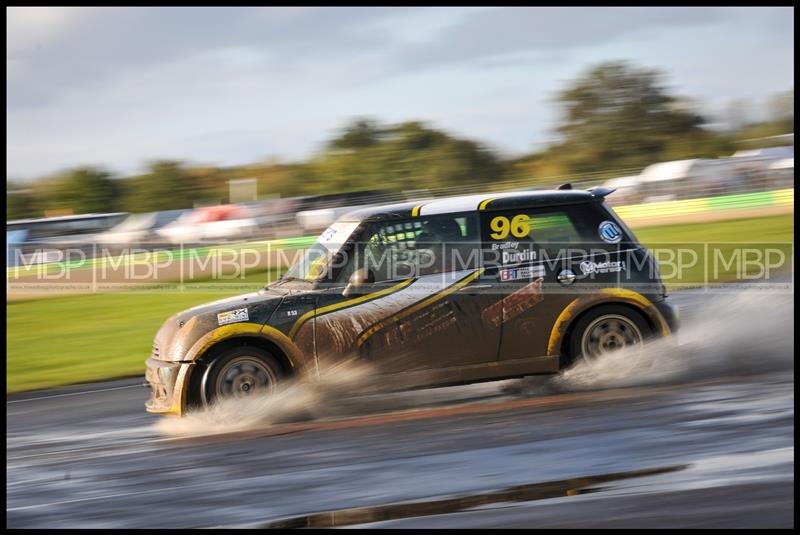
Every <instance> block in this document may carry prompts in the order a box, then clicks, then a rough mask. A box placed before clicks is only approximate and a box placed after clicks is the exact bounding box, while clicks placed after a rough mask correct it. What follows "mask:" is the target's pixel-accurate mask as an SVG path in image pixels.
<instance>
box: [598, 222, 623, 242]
mask: <svg viewBox="0 0 800 535" xmlns="http://www.w3.org/2000/svg"><path fill="white" fill-rule="evenodd" d="M597 231H598V232H599V233H600V239H601V240H603V241H604V242H606V243H619V242H621V241H622V231H621V230H620V228H619V227H618V226H617V224H616V223H614V222H613V221H603V222H602V223H600V226H599V227H598V228H597Z"/></svg>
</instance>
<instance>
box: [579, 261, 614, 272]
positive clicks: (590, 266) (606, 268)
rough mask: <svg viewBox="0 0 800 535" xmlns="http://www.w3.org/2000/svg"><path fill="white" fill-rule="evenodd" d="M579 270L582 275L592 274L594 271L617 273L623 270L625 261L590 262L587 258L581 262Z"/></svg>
mask: <svg viewBox="0 0 800 535" xmlns="http://www.w3.org/2000/svg"><path fill="white" fill-rule="evenodd" d="M580 268H581V272H582V273H583V274H584V275H593V274H595V273H619V272H620V271H624V270H625V262H623V261H621V260H620V261H618V262H610V261H609V262H590V261H588V260H586V261H584V262H581V265H580Z"/></svg>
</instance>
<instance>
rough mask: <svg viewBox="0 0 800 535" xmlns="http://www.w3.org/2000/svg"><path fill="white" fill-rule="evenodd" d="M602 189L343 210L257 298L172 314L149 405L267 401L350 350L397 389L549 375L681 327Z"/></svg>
mask: <svg viewBox="0 0 800 535" xmlns="http://www.w3.org/2000/svg"><path fill="white" fill-rule="evenodd" d="M612 191H613V190H611V189H607V188H593V189H589V190H575V189H572V188H571V187H570V186H569V185H565V186H562V187H560V188H559V189H557V190H547V191H525V192H519V191H517V192H505V193H499V194H494V195H492V194H487V195H469V196H459V197H450V198H442V199H434V200H429V201H427V202H408V203H401V204H393V205H387V206H378V207H370V208H364V209H360V210H357V211H355V212H352V213H350V214H347V215H345V216H343V217H341V218H340V219H339V220H337V221H336V222H334V223H333V224H332V225H331V226H330V227H329V228H328V229H327V230H325V231H324V232H323V233H322V234H321V235H320V237H319V239H318V240H317V242H316V243H315V244H314V245H313V246H312V247H310V248H308V249H307V250H305V251H304V252H303V253H302V254H301V255H300V258H299V259H298V260H297V261H296V262H295V264H294V265H293V266H292V267H291V268H290V269H289V270H288V272H286V273H285V274H284V276H283V277H281V278H280V279H279V280H277V281H275V282H273V283H271V284H269V285H267V286H266V287H265V288H264V289H262V290H261V291H258V292H255V293H250V294H247V295H242V296H238V297H234V298H230V299H224V300H220V301H216V302H213V303H209V304H207V305H202V306H199V307H195V308H192V309H189V310H186V311H184V312H181V313H178V314H176V315H174V316H172V317H171V318H169V319H168V320H167V321H166V322H165V323H164V325H163V326H162V327H161V329H160V330H159V331H158V333H157V334H156V337H155V340H154V343H153V351H152V354H151V356H150V358H149V359H148V360H147V363H146V364H147V371H146V377H147V381H148V382H149V384H150V387H151V390H152V393H151V398H150V399H149V401H148V402H147V403H146V408H147V410H148V411H149V412H153V413H163V414H175V415H180V414H182V413H185V412H186V411H187V410H188V409H191V408H194V407H203V406H207V405H209V404H211V403H213V402H214V401H216V400H218V399H221V398H225V397H233V398H236V397H242V396H251V395H263V394H268V393H270V392H272V391H274V389H275V388H276V387H277V385H278V384H279V383H280V382H281V381H283V380H285V379H287V378H289V377H303V378H310V379H312V380H313V379H315V378H319V377H321V376H322V375H324V374H325V372H326V370H330V369H332V367H333V366H335V365H336V364H337V363H340V362H342V361H344V360H350V359H360V360H362V361H364V362H368V363H370V365H371V366H372V367H373V368H374V369H376V370H378V373H380V374H386V375H389V376H390V377H391V379H390V381H388V384H391V385H392V386H393V387H400V388H405V387H419V386H426V385H446V384H457V383H466V382H475V381H484V380H494V379H500V378H510V377H521V376H527V375H533V374H546V373H556V372H558V371H559V370H560V369H562V368H564V367H565V366H569V365H571V364H572V363H573V362H575V361H576V359H585V360H587V361H589V362H593V361H594V362H596V359H598V358H600V357H601V356H603V355H604V354H606V353H608V352H610V351H614V350H617V349H620V348H623V347H628V346H632V347H634V349H635V348H637V347H638V348H640V347H641V346H642V344H643V342H644V341H645V340H647V339H648V338H651V337H656V336H670V335H671V333H673V332H675V331H676V329H677V326H678V316H677V312H676V309H675V308H674V307H673V306H672V305H671V304H670V303H668V301H667V299H666V292H665V288H664V285H663V284H662V282H661V280H660V277H659V273H658V267H657V263H656V262H655V260H654V259H653V258H652V255H651V254H650V253H649V252H648V251H647V250H646V249H645V248H643V247H642V246H641V245H640V244H639V243H638V242H637V240H636V238H635V237H634V235H633V233H632V232H631V231H630V230H629V229H628V228H627V227H626V225H625V224H624V223H623V222H622V221H621V220H620V219H619V218H618V217H617V216H616V214H615V213H614V211H613V210H612V209H611V208H610V207H609V206H608V205H607V203H606V202H605V197H606V196H607V195H608V194H609V193H611V192H612Z"/></svg>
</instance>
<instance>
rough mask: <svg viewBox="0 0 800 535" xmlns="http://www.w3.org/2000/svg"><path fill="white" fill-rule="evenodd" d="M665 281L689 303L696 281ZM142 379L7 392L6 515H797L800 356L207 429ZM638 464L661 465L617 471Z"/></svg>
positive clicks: (774, 521) (528, 523)
mask: <svg viewBox="0 0 800 535" xmlns="http://www.w3.org/2000/svg"><path fill="white" fill-rule="evenodd" d="M672 299H674V301H675V302H677V303H678V304H679V305H680V306H681V309H682V314H683V316H684V320H685V321H690V320H691V309H692V306H693V305H694V303H696V302H697V300H699V299H702V295H700V294H692V293H690V292H689V293H684V294H676V295H674V296H673V298H672ZM140 382H141V380H140V379H137V380H133V381H131V380H126V381H115V382H109V383H102V384H96V385H83V386H80V387H75V388H70V389H63V390H58V391H49V392H39V393H31V394H26V395H20V396H14V397H11V398H9V399H8V400H7V406H6V413H7V417H8V423H7V441H6V445H7V458H8V460H7V471H6V488H7V501H6V510H7V521H6V522H7V527H74V528H77V527H82V528H94V527H210V526H235V527H238V526H264V527H266V526H273V527H277V526H280V525H289V526H301V525H306V524H312V525H322V526H325V525H330V524H331V523H332V522H331V521H332V519H333V518H335V519H336V521H335V522H336V523H337V524H339V523H341V522H344V523H345V524H348V525H375V526H384V527H428V526H431V527H690V526H696V527H792V526H793V525H794V513H793V510H794V498H793V491H794V474H793V472H794V374H793V370H789V371H785V370H784V371H779V372H771V373H765V374H762V375H757V376H753V375H748V376H741V375H736V374H732V375H722V376H719V377H715V378H711V379H706V380H702V381H694V382H689V383H682V384H672V385H661V386H656V387H652V386H651V387H632V388H625V389H613V390H606V391H600V392H583V393H578V394H558V395H553V396H543V397H540V398H534V397H524V396H519V395H513V394H508V393H507V392H506V391H505V390H504V389H503V388H502V385H501V384H498V383H486V384H480V385H471V386H466V387H453V388H448V389H436V390H430V391H422V392H416V393H400V394H393V395H392V396H391V397H390V398H389V399H388V400H384V401H383V407H382V409H381V410H384V409H386V412H383V413H380V414H375V413H373V414H371V415H369V416H358V415H351V417H350V418H348V419H347V420H345V422H344V423H341V422H340V423H335V422H334V423H330V422H329V423H326V424H325V425H322V424H319V423H314V422H310V423H309V422H306V423H300V424H286V425H283V426H281V425H278V426H275V427H273V428H271V429H268V430H265V431H263V432H253V433H250V434H248V435H246V436H234V437H223V438H215V439H213V440H212V439H191V440H164V439H162V438H161V437H159V436H157V435H156V433H155V432H154V431H153V430H152V429H151V426H152V424H153V423H154V422H155V421H156V417H154V416H150V415H147V414H146V413H144V410H143V403H144V400H145V399H146V397H147V391H146V389H144V388H141V387H139V386H136V385H137V384H139V383H140ZM503 384H508V382H504V383H503ZM390 409H395V410H399V411H401V412H400V413H399V415H398V414H397V413H392V411H391V410H390ZM409 409H416V410H415V411H414V412H409V411H408V410H409ZM387 413H388V414H387ZM644 469H661V470H662V472H663V473H659V474H656V475H645V476H642V477H627V478H626V477H625V476H624V474H626V473H629V472H631V471H635V470H644ZM613 474H616V475H613ZM603 475H606V476H607V477H606V478H605V479H603V478H601V479H598V480H594V479H591V478H588V476H603ZM628 475H629V476H630V475H631V474H628ZM632 475H635V474H632ZM575 478H587V479H581V480H577V481H576V480H575ZM517 486H525V487H524V489H525V490H524V491H522V490H520V489H510V487H517ZM520 488H522V487H520ZM504 489H505V490H504ZM492 492H494V493H498V492H500V494H491V493H492ZM568 494H569V495H568ZM520 500H522V501H520ZM398 502H406V504H408V503H411V505H404V506H402V507H391V508H389V509H375V508H374V507H375V506H384V505H387V504H397V503H398ZM464 507H469V509H468V510H460V509H463V508H464ZM343 509H349V511H343ZM324 511H338V512H337V513H336V515H335V516H334V515H330V514H323V515H319V514H317V515H314V514H315V513H320V512H324ZM308 515H314V516H308ZM372 521H378V522H376V523H373V522H372Z"/></svg>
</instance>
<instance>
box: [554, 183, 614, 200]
mask: <svg viewBox="0 0 800 535" xmlns="http://www.w3.org/2000/svg"><path fill="white" fill-rule="evenodd" d="M556 189H559V190H570V189H572V184H570V183H566V184H561V185H560V186H558V188H556ZM586 191H588V192H589V193H591V194H592V196H593V197H600V198H603V197H606V196H607V195H610V194H612V193H614V192H615V191H617V188H606V187H604V186H595V187H594V188H589V189H588V190H586Z"/></svg>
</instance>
